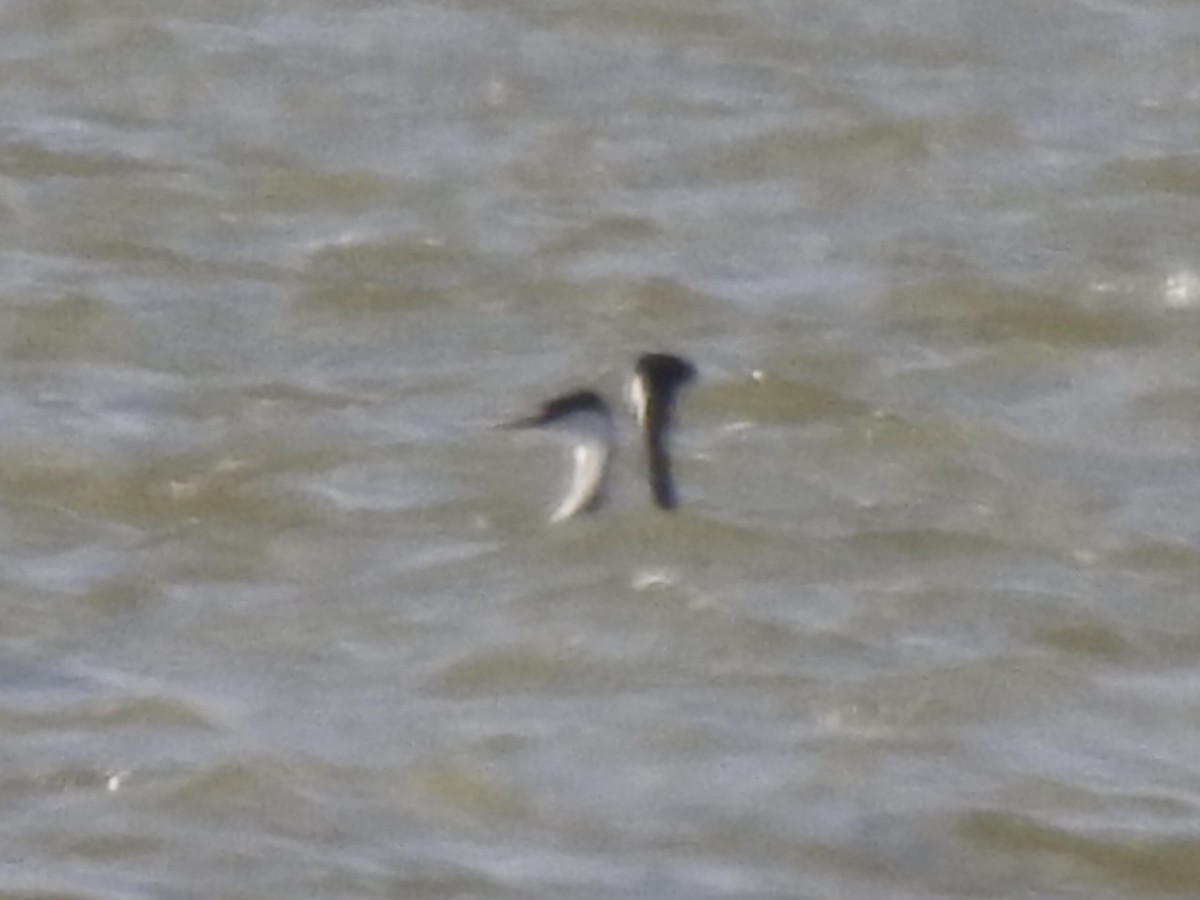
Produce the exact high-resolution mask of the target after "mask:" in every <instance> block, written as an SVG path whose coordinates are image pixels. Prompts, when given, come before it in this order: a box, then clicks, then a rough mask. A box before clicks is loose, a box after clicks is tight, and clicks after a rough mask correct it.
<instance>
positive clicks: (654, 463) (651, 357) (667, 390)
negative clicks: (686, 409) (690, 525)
mask: <svg viewBox="0 0 1200 900" xmlns="http://www.w3.org/2000/svg"><path fill="white" fill-rule="evenodd" d="M695 378H696V367H695V366H694V365H692V364H691V363H690V362H688V361H687V360H686V359H683V358H682V357H679V356H673V355H671V354H669V353H646V354H643V355H642V356H640V357H639V358H638V361H637V363H636V364H635V365H634V367H633V381H632V383H631V384H630V386H629V398H630V401H631V402H632V403H633V409H634V413H635V414H636V415H637V420H638V425H639V426H640V427H641V429H642V442H643V444H644V446H645V448H646V465H647V469H648V472H647V475H648V477H649V479H650V492H651V494H652V495H653V497H654V502H655V503H657V504H658V505H659V506H660V507H662V508H663V509H674V508H675V507H676V506H677V505H678V502H679V501H678V498H677V496H676V491H675V481H674V479H673V478H672V476H671V458H670V454H669V452H668V448H667V444H668V440H669V437H670V431H671V427H672V425H673V424H674V422H673V415H672V414H673V412H674V410H675V403H676V401H677V399H678V397H679V392H680V391H681V390H682V389H683V388H684V387H686V386H687V385H688V384H689V383H690V382H692V381H694V380H695Z"/></svg>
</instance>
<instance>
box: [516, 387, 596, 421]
mask: <svg viewBox="0 0 1200 900" xmlns="http://www.w3.org/2000/svg"><path fill="white" fill-rule="evenodd" d="M593 416H598V417H600V418H602V419H611V418H612V412H611V411H610V410H609V408H608V403H606V402H605V400H604V398H603V397H601V396H600V395H599V394H597V393H596V392H595V391H575V392H573V393H570V394H564V395H563V396H561V397H555V398H554V399H553V400H547V401H546V402H545V403H543V404H542V408H541V409H539V410H538V411H537V412H536V413H534V414H533V415H532V416H525V417H524V418H521V419H517V420H515V421H513V422H506V423H505V424H504V425H502V426H501V427H502V428H552V427H555V426H566V427H570V425H571V423H572V422H574V421H579V420H582V419H585V418H587V417H593Z"/></svg>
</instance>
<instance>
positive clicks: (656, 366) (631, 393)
mask: <svg viewBox="0 0 1200 900" xmlns="http://www.w3.org/2000/svg"><path fill="white" fill-rule="evenodd" d="M695 378H696V367H695V366H694V365H693V364H692V363H690V362H688V361H687V360H686V359H683V358H682V357H679V356H674V355H672V354H669V353H644V354H642V355H641V356H640V357H638V359H637V362H636V363H635V365H634V369H633V377H632V378H631V379H630V382H629V388H628V399H629V402H630V405H631V406H632V407H633V412H634V417H635V418H636V420H637V424H638V428H639V430H640V432H641V436H642V447H643V453H644V455H645V463H646V474H647V480H648V482H649V484H650V495H651V497H652V499H653V500H654V503H655V504H656V505H657V506H658V507H660V508H661V509H666V510H671V509H675V508H676V507H677V506H678V505H679V498H678V493H677V491H676V488H675V481H674V478H673V476H672V474H671V457H670V451H669V446H668V444H669V438H670V432H671V429H672V427H673V425H674V410H675V406H676V403H677V402H678V398H679V394H680V392H681V390H682V389H683V388H684V387H685V386H686V385H687V384H689V383H690V382H692V381H693V380H695ZM502 427H505V428H510V429H526V428H541V429H547V430H550V431H554V432H557V433H559V434H560V435H562V436H565V437H566V438H568V439H569V440H570V441H571V443H572V458H573V461H574V466H573V470H572V475H571V482H570V485H569V487H568V488H567V492H566V494H565V495H564V496H563V499H562V500H561V501H560V502H559V504H558V506H557V508H556V509H555V510H554V512H553V513H552V514H551V516H550V521H551V522H556V523H557V522H563V521H565V520H567V519H570V518H572V517H574V516H576V515H579V514H581V513H586V512H593V511H595V510H597V509H599V508H600V507H601V506H603V505H604V503H605V502H606V499H607V489H608V480H609V473H610V470H611V468H612V461H613V457H614V456H615V454H616V451H617V427H616V421H615V418H614V416H613V413H612V408H611V407H610V406H609V404H608V402H607V401H606V400H605V399H604V398H603V397H602V396H600V395H599V394H598V393H596V392H595V391H594V390H591V389H582V390H575V391H571V392H570V393H567V394H563V395H561V396H559V397H555V398H553V399H551V400H548V401H546V402H545V403H543V404H542V405H541V407H540V408H539V409H538V411H537V412H535V413H534V414H533V415H529V416H525V417H523V418H520V419H517V420H515V421H512V422H508V423H505V425H503V426H502Z"/></svg>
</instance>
